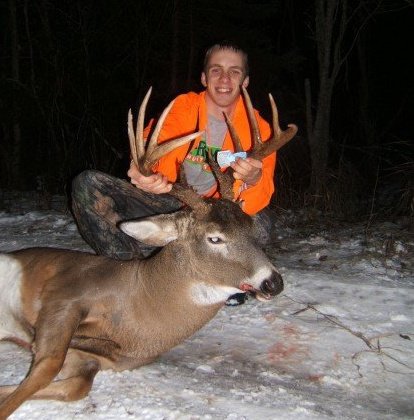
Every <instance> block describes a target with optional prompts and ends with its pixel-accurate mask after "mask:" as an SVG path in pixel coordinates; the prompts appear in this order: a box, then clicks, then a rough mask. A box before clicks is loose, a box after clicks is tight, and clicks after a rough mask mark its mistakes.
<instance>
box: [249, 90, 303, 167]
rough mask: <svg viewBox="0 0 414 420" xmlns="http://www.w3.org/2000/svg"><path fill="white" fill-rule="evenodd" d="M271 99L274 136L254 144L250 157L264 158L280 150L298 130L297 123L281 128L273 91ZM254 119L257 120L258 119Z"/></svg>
mask: <svg viewBox="0 0 414 420" xmlns="http://www.w3.org/2000/svg"><path fill="white" fill-rule="evenodd" d="M269 101H270V107H271V108H272V126H273V136H272V137H271V138H270V139H269V140H268V141H266V142H263V143H262V144H260V145H259V146H258V147H257V146H256V145H255V146H254V148H253V150H252V151H251V153H250V157H252V158H254V159H263V158H264V157H266V156H269V155H270V154H271V153H273V152H276V151H278V150H279V149H280V148H282V147H283V146H284V145H285V144H286V143H287V142H289V141H290V140H292V139H293V137H295V135H296V133H297V131H298V127H297V126H296V125H295V124H288V128H287V129H286V130H284V131H283V130H282V129H281V128H280V125H279V114H278V112H277V107H276V103H275V100H274V99H273V96H272V94H271V93H269ZM254 121H256V119H255V120H254Z"/></svg>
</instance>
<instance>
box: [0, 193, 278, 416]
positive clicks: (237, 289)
mask: <svg viewBox="0 0 414 420" xmlns="http://www.w3.org/2000/svg"><path fill="white" fill-rule="evenodd" d="M208 206H209V210H208V214H203V216H202V218H200V215H199V214H198V213H197V212H194V211H189V210H182V211H180V212H177V213H174V214H173V215H160V216H154V217H150V218H146V219H145V220H142V221H137V222H127V223H124V224H121V228H122V229H123V230H124V231H125V232H127V233H129V234H131V235H133V236H135V237H136V238H137V239H140V240H143V241H147V242H148V243H149V244H158V245H162V244H164V245H165V246H164V248H163V249H162V250H161V251H160V252H159V253H157V254H156V255H154V256H153V257H151V258H149V259H146V260H131V261H116V260H112V259H110V258H107V257H103V256H96V255H91V254H88V253H82V252H77V251H69V250H62V249H50V248H32V249H26V250H21V251H16V252H14V253H10V254H3V255H1V256H0V274H1V278H0V288H1V289H2V290H3V293H2V298H1V301H0V304H1V308H0V314H1V318H2V323H1V326H0V339H9V340H12V341H14V342H16V343H19V344H24V343H27V346H30V345H31V344H32V343H33V344H34V346H33V352H34V363H33V366H32V368H31V371H30V373H29V375H28V377H27V378H26V379H25V380H24V381H23V382H22V384H21V385H20V386H18V387H17V388H16V387H1V388H0V398H1V397H3V396H6V395H8V396H7V397H6V399H4V400H3V401H2V403H1V404H0V418H5V417H7V416H8V415H9V414H10V413H11V412H12V411H13V410H14V409H15V408H17V407H18V405H20V404H21V403H22V402H23V401H24V400H26V399H27V398H53V399H62V400H73V399H79V398H82V397H84V396H85V395H86V394H87V393H88V392H89V389H90V387H91V386H92V381H93V377H94V375H95V374H96V372H97V371H98V370H100V369H108V368H111V369H114V370H123V369H132V368H136V367H138V366H141V365H144V364H147V363H149V362H152V361H153V360H154V359H155V358H156V357H157V356H159V355H160V354H162V353H163V352H165V351H167V350H169V349H171V348H172V347H174V346H175V345H177V344H178V343H180V342H182V341H183V340H184V339H185V338H187V337H189V336H191V335H192V334H193V333H194V332H196V331H197V330H198V329H200V328H201V327H202V326H203V325H205V324H206V323H207V322H208V321H209V320H211V319H212V318H213V317H214V315H215V314H216V313H217V311H218V310H219V309H220V308H221V307H222V306H223V305H224V304H225V302H226V300H227V299H228V298H229V297H230V296H231V295H234V294H235V293H245V292H247V291H250V292H256V293H258V295H260V296H262V297H263V298H265V299H269V298H270V297H271V296H273V295H275V294H277V293H279V292H280V291H281V290H282V288H283V282H282V279H281V277H280V275H279V274H278V273H277V271H276V269H275V268H274V267H273V265H272V264H271V263H270V261H269V260H268V259H267V257H266V256H265V255H264V253H263V252H262V251H261V250H260V249H258V248H257V246H256V245H255V243H254V241H253V240H252V238H251V236H250V235H251V231H252V223H251V219H250V217H248V216H247V215H245V214H244V213H243V212H242V211H241V210H240V209H239V208H238V206H237V204H235V203H232V202H230V201H227V200H222V201H218V200H212V202H211V204H209V205H208ZM204 211H205V209H204V210H203V213H204ZM6 321H7V322H6ZM59 372H60V373H59ZM55 378H57V379H58V380H57V381H55V382H53V383H52V380H53V379H55ZM11 391H13V392H12V393H11V394H10V392H11Z"/></svg>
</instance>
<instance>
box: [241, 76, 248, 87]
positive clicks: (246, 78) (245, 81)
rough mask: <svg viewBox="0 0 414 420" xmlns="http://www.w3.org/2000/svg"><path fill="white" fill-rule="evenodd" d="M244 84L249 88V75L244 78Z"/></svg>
mask: <svg viewBox="0 0 414 420" xmlns="http://www.w3.org/2000/svg"><path fill="white" fill-rule="evenodd" d="M242 86H243V87H244V88H247V86H249V76H246V77H245V78H244V80H243V83H242Z"/></svg>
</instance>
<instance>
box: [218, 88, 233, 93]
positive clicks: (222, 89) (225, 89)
mask: <svg viewBox="0 0 414 420" xmlns="http://www.w3.org/2000/svg"><path fill="white" fill-rule="evenodd" d="M216 92H217V93H231V89H230V88H216Z"/></svg>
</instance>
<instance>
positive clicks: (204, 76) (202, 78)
mask: <svg viewBox="0 0 414 420" xmlns="http://www.w3.org/2000/svg"><path fill="white" fill-rule="evenodd" d="M201 84H202V85H203V86H204V87H207V77H206V74H205V73H204V72H202V73H201Z"/></svg>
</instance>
